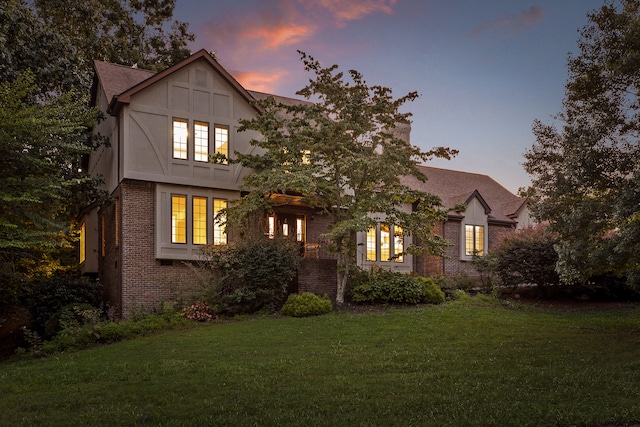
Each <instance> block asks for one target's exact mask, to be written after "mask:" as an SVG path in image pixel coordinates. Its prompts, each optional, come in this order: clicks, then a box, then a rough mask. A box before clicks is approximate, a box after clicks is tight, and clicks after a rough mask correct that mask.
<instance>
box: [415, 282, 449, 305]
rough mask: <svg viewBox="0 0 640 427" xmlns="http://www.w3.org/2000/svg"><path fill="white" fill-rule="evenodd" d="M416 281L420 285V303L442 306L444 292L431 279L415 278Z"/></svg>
mask: <svg viewBox="0 0 640 427" xmlns="http://www.w3.org/2000/svg"><path fill="white" fill-rule="evenodd" d="M416 280H418V282H420V284H421V285H422V302H424V303H427V304H442V303H443V302H444V292H442V289H440V287H438V285H436V282H434V281H433V279H430V278H427V277H416Z"/></svg>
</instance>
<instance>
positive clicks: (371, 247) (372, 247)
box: [367, 227, 377, 261]
mask: <svg viewBox="0 0 640 427" xmlns="http://www.w3.org/2000/svg"><path fill="white" fill-rule="evenodd" d="M376 228H377V227H373V228H370V229H369V230H367V261H377V258H376V257H377V251H376V246H377V245H376V235H377V229H376Z"/></svg>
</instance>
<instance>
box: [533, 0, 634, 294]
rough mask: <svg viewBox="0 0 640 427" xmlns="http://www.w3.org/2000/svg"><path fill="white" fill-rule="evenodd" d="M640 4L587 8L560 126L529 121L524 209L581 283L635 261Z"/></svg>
mask: <svg viewBox="0 0 640 427" xmlns="http://www.w3.org/2000/svg"><path fill="white" fill-rule="evenodd" d="M639 32H640V2H639V1H638V0H624V1H619V2H616V3H615V4H614V2H607V3H606V4H605V5H604V6H602V7H601V8H600V9H598V10H596V11H594V12H592V13H591V14H589V23H588V25H586V26H585V27H584V28H583V29H582V31H581V33H580V39H579V40H578V46H579V49H580V52H579V53H578V55H575V56H571V57H570V58H569V63H568V68H569V79H568V82H567V84H566V95H565V101H564V108H563V111H562V112H561V113H560V114H558V116H557V119H558V121H559V122H560V123H561V124H562V128H561V129H557V128H556V127H555V126H553V125H547V124H543V123H542V122H541V121H536V122H535V123H534V126H533V132H534V134H535V137H536V143H535V144H534V145H533V147H532V148H531V149H530V150H529V151H528V152H527V153H526V154H525V158H526V161H525V163H524V166H525V169H526V170H527V172H528V173H529V174H531V175H532V176H533V180H532V181H533V184H534V186H535V187H536V189H537V193H538V198H539V200H538V201H537V203H536V204H535V206H534V209H535V211H534V213H535V214H536V216H537V218H538V219H539V220H541V221H549V223H550V224H551V229H552V231H554V232H557V233H558V234H559V242H558V245H557V252H558V256H559V261H558V273H559V274H560V276H561V278H562V280H563V281H565V282H582V283H586V281H587V280H588V279H589V278H590V277H592V276H597V275H601V274H606V273H615V274H618V275H627V276H628V277H629V278H631V277H633V276H634V275H635V274H637V272H638V269H639V268H640V267H638V266H639V265H640V213H639V210H638V206H640V145H639V144H638V137H639V136H640V98H638V91H637V88H638V84H639V82H638V76H639V75H640V73H639V71H640V60H639V59H638V58H640V47H639V46H638V43H637V40H638V33H639Z"/></svg>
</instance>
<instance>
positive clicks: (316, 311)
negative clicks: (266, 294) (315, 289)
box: [280, 292, 333, 317]
mask: <svg viewBox="0 0 640 427" xmlns="http://www.w3.org/2000/svg"><path fill="white" fill-rule="evenodd" d="M332 310H333V305H331V300H330V299H329V297H328V296H327V295H324V296H322V297H320V296H318V295H316V294H312V293H311V292H301V293H299V294H291V295H289V297H288V298H287V302H285V303H284V305H283V306H282V309H281V310H280V313H282V314H283V315H284V316H292V317H309V316H319V315H321V314H326V313H330V312H331V311H332Z"/></svg>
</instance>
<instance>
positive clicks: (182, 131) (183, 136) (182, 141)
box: [173, 119, 189, 159]
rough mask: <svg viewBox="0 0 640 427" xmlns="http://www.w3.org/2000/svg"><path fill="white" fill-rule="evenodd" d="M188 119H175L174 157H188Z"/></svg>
mask: <svg viewBox="0 0 640 427" xmlns="http://www.w3.org/2000/svg"><path fill="white" fill-rule="evenodd" d="M188 134H189V131H188V130H187V121H186V120H179V119H173V158H174V159H186V158H187V135H188Z"/></svg>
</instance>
